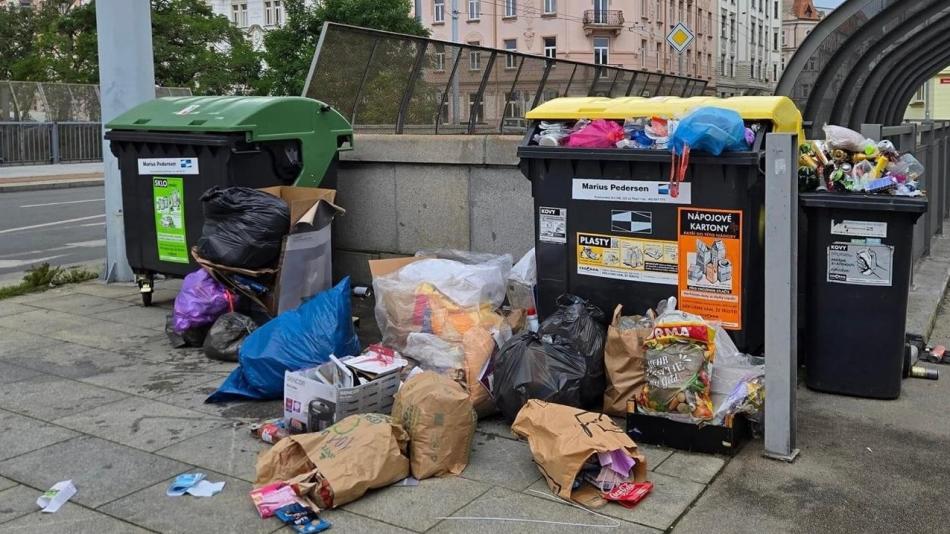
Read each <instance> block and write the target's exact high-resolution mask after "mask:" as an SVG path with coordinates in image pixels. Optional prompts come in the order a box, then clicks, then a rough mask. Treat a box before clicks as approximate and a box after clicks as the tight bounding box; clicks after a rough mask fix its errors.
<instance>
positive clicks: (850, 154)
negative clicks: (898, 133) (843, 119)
mask: <svg viewBox="0 0 950 534" xmlns="http://www.w3.org/2000/svg"><path fill="white" fill-rule="evenodd" d="M824 132H825V140H824V141H808V142H805V143H802V144H801V145H800V147H799V153H800V155H799V161H798V187H799V191H801V192H809V191H829V192H837V193H871V194H888V195H897V196H906V197H918V196H923V195H924V192H923V191H921V190H920V187H919V183H918V181H919V180H920V177H921V176H922V175H923V173H924V166H923V165H922V164H921V163H920V162H919V161H917V158H915V157H914V156H913V155H912V154H901V153H900V152H899V151H898V150H897V149H896V148H895V147H894V143H892V142H890V141H888V140H887V139H884V140H881V141H875V140H873V139H867V138H866V137H864V136H863V135H861V134H860V133H858V132H855V131H854V130H850V129H848V128H844V127H842V126H834V125H825V126H824Z"/></svg>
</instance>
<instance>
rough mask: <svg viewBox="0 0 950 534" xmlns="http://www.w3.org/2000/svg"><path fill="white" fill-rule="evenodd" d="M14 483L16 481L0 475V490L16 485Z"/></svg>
mask: <svg viewBox="0 0 950 534" xmlns="http://www.w3.org/2000/svg"><path fill="white" fill-rule="evenodd" d="M16 485H17V483H16V482H14V481H12V480H10V479H9V478H3V477H0V491H3V490H5V489H9V488H12V487H13V486H16Z"/></svg>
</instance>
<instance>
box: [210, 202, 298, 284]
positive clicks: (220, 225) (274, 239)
mask: <svg viewBox="0 0 950 534" xmlns="http://www.w3.org/2000/svg"><path fill="white" fill-rule="evenodd" d="M201 202H202V208H203V210H204V217H205V223H204V227H203V228H202V229H201V239H199V240H198V254H199V255H200V256H201V257H202V258H204V259H206V260H208V261H211V262H213V263H217V264H220V265H226V266H228V267H240V268H244V269H259V268H261V267H267V266H269V265H272V264H273V263H274V262H276V261H277V256H278V255H279V254H280V246H281V242H282V241H283V239H284V236H285V235H287V233H288V232H290V208H288V207H287V203H286V202H284V201H283V200H281V199H279V198H277V197H275V196H274V195H271V194H269V193H265V192H263V191H258V190H256V189H251V188H249V187H220V186H214V187H212V188H211V189H208V190H207V191H205V194H204V195H202V196H201Z"/></svg>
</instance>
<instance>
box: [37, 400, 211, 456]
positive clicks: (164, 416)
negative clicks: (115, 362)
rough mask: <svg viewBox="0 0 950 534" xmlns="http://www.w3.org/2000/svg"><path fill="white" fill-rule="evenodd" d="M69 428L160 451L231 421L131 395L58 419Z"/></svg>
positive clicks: (57, 422) (146, 449) (60, 423)
mask: <svg viewBox="0 0 950 534" xmlns="http://www.w3.org/2000/svg"><path fill="white" fill-rule="evenodd" d="M55 423H56V424H58V425H62V426H64V427H66V428H71V429H73V430H76V431H79V432H83V433H86V434H92V435H94V436H101V437H103V438H106V439H108V440H110V441H115V442H118V443H121V444H123V445H128V446H130V447H135V448H136V449H142V450H144V451H156V450H158V449H162V448H165V447H167V446H169V445H172V444H174V443H178V442H181V441H184V440H186V439H188V438H190V437H193V436H196V435H198V434H202V433H204V432H208V431H209V430H213V429H215V428H220V427H223V426H225V425H227V424H228V422H227V421H226V420H224V419H220V418H217V417H212V416H210V415H207V414H203V413H198V412H193V411H191V410H186V409H184V408H178V407H177V406H171V405H169V404H164V403H161V402H155V401H152V400H148V399H143V398H139V397H131V398H128V399H125V400H123V401H120V402H114V403H111V404H106V405H105V406H99V407H98V408H93V409H91V410H86V411H84V412H82V413H78V414H75V415H70V416H68V417H63V418H60V419H57V420H56V421H55Z"/></svg>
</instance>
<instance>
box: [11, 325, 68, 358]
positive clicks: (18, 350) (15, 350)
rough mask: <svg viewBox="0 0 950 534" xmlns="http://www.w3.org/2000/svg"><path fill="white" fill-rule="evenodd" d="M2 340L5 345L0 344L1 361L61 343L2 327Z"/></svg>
mask: <svg viewBox="0 0 950 534" xmlns="http://www.w3.org/2000/svg"><path fill="white" fill-rule="evenodd" d="M14 317H15V316H14ZM0 339H2V340H3V343H0V359H6V357H7V356H11V355H12V356H19V355H21V354H29V352H30V351H31V350H33V349H35V348H36V347H42V346H45V345H52V344H54V343H59V341H57V340H55V339H52V338H48V337H44V336H41V335H38V334H32V333H29V332H24V331H22V330H17V329H16V328H4V327H0Z"/></svg>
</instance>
